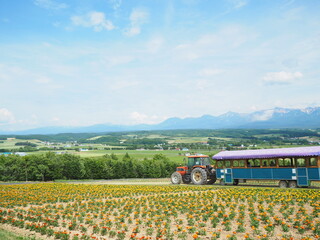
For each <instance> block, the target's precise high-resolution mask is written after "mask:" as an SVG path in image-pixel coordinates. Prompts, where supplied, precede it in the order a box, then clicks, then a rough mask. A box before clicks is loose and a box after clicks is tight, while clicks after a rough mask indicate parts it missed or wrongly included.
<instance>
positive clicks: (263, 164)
mask: <svg viewBox="0 0 320 240" xmlns="http://www.w3.org/2000/svg"><path fill="white" fill-rule="evenodd" d="M262 167H270V163H269V160H267V159H263V160H262Z"/></svg>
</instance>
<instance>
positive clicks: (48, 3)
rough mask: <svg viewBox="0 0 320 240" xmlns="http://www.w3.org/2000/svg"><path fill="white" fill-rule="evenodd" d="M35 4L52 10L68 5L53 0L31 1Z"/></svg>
mask: <svg viewBox="0 0 320 240" xmlns="http://www.w3.org/2000/svg"><path fill="white" fill-rule="evenodd" d="M33 3H34V4H35V5H37V6H39V7H42V8H46V9H53V10H59V9H64V8H67V7H68V5H67V4H65V3H59V2H56V1H54V0H34V2H33Z"/></svg>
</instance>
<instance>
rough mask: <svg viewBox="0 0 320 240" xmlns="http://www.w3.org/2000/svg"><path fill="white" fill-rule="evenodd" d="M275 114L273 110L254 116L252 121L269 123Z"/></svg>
mask: <svg viewBox="0 0 320 240" xmlns="http://www.w3.org/2000/svg"><path fill="white" fill-rule="evenodd" d="M273 113H274V110H273V109H270V110H266V111H262V112H259V113H257V114H254V115H253V116H252V121H267V120H268V119H270V118H271V117H272V116H273Z"/></svg>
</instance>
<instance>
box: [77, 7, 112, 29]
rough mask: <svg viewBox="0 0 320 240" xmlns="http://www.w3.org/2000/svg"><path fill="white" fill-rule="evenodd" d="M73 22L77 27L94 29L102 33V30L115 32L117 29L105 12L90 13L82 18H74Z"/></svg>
mask: <svg viewBox="0 0 320 240" xmlns="http://www.w3.org/2000/svg"><path fill="white" fill-rule="evenodd" d="M71 21H72V23H73V24H74V25H75V26H82V27H89V28H93V29H94V31H96V32H100V31H102V30H109V31H110V30H113V29H114V28H115V27H114V25H113V23H112V22H111V21H110V20H108V19H106V17H105V14H104V13H103V12H95V11H93V12H89V13H87V14H86V15H82V16H72V17H71Z"/></svg>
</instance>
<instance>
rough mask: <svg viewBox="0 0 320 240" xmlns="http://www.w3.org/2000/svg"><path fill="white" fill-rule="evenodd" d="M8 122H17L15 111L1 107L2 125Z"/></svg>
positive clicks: (0, 117)
mask: <svg viewBox="0 0 320 240" xmlns="http://www.w3.org/2000/svg"><path fill="white" fill-rule="evenodd" d="M8 123H15V117H14V115H13V113H11V112H10V111H9V110H8V109H6V108H0V125H2V124H8Z"/></svg>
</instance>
